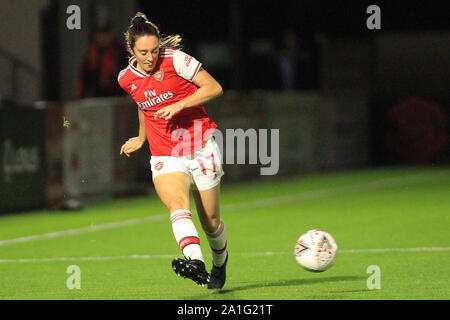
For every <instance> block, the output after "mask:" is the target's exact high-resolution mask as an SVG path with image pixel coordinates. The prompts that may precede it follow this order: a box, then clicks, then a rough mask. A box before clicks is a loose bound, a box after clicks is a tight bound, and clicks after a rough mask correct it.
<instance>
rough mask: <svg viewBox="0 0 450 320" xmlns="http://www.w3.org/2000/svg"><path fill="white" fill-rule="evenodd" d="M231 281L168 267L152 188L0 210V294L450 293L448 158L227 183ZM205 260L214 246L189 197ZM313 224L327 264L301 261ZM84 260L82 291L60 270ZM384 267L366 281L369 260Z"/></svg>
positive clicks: (169, 253) (162, 214)
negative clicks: (441, 163) (322, 268)
mask: <svg viewBox="0 0 450 320" xmlns="http://www.w3.org/2000/svg"><path fill="white" fill-rule="evenodd" d="M221 205H222V218H223V220H224V221H225V223H226V226H227V230H228V249H229V252H230V259H229V264H228V268H227V272H228V277H227V283H226V284H225V287H224V288H223V289H222V290H219V291H210V290H208V289H206V288H202V287H201V286H198V285H196V284H195V283H193V282H192V281H190V280H188V279H182V278H179V277H177V276H176V275H175V274H174V272H173V271H172V269H171V260H172V258H173V257H179V256H181V254H180V252H179V249H178V247H177V244H176V242H175V239H174V237H173V234H172V229H171V225H170V219H169V215H168V213H167V212H166V209H165V207H164V206H163V205H162V204H161V203H160V201H159V200H158V199H157V198H156V197H137V198H127V199H118V200H114V201H110V202H106V203H100V204H95V205H89V206H86V207H85V208H84V209H83V210H81V211H77V212H73V211H72V212H57V211H53V212H50V211H35V212H29V213H20V214H7V215H2V216H0V299H149V300H166V299H174V300H196V299H198V300H208V299H215V300H216V299H220V300H228V299H233V300H240V299H249V300H265V299H270V300H302V299H345V300H347V299H349V300H350V299H370V300H372V299H441V300H442V299H449V298H450V268H449V265H450V240H449V231H450V220H449V216H450V168H446V167H444V168H442V167H439V168H437V167H430V168H418V167H414V168H382V169H372V170H360V171H348V172H340V173H326V174H325V173H321V174H311V175H301V176H295V177H289V178H270V179H263V180H260V181H257V182H247V183H240V184H235V185H232V184H230V185H224V186H223V188H222V195H221ZM192 209H193V217H194V218H193V219H194V223H195V224H196V226H197V229H198V230H199V234H200V241H201V244H202V250H203V254H204V257H205V259H206V264H207V268H208V269H210V267H211V253H210V250H209V247H208V243H207V240H206V238H205V237H204V234H203V232H202V231H201V228H200V224H199V221H198V218H197V216H196V214H195V209H194V206H193V208H192ZM313 228H318V229H323V230H326V231H328V232H330V233H331V234H332V235H333V236H334V238H335V239H336V241H337V243H338V245H339V255H338V257H337V260H336V264H335V265H334V266H333V267H332V268H331V269H329V270H327V271H326V272H323V273H311V272H308V271H305V270H303V269H301V268H300V266H299V265H298V264H297V263H296V261H295V258H294V254H293V251H294V246H295V242H296V240H297V238H298V237H299V236H300V235H301V234H302V233H304V232H305V231H307V230H309V229H313ZM71 265H76V266H79V268H80V271H81V274H80V289H68V287H67V280H68V278H69V277H70V276H71V274H69V273H66V271H67V268H68V267H69V266H71ZM371 265H376V266H378V267H379V269H380V283H381V288H380V289H375V290H370V289H369V288H368V287H367V280H368V278H369V277H370V276H371V274H370V273H367V268H368V267H369V266H371Z"/></svg>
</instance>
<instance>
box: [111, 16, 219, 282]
mask: <svg viewBox="0 0 450 320" xmlns="http://www.w3.org/2000/svg"><path fill="white" fill-rule="evenodd" d="M125 38H126V42H127V45H128V52H129V53H130V55H131V58H130V59H129V65H128V66H127V67H126V68H125V69H123V70H122V71H121V72H120V73H119V77H118V82H119V85H120V86H121V87H122V89H123V90H125V91H126V92H127V93H129V94H130V95H131V96H132V97H133V99H134V100H135V101H136V103H137V105H138V115H139V135H138V136H137V137H134V138H131V139H129V140H128V141H127V142H125V144H123V145H122V148H121V149H120V154H125V155H126V156H128V157H129V156H130V154H131V153H132V152H134V151H136V150H138V149H140V148H141V147H142V146H143V144H144V143H145V141H146V140H148V142H149V145H150V152H151V154H152V156H151V159H150V165H151V170H152V176H153V183H154V185H155V189H156V192H157V194H158V196H159V198H160V199H161V201H162V202H163V203H164V204H165V205H166V206H167V208H168V209H169V213H170V219H171V222H172V230H173V233H174V236H175V239H176V241H177V242H178V245H179V247H180V249H181V251H182V253H183V255H184V257H185V258H186V259H174V260H173V261H172V268H173V270H174V271H175V273H177V274H178V275H179V276H182V277H187V278H190V279H192V280H193V281H195V282H196V283H198V284H201V285H202V286H204V285H205V284H207V286H208V288H209V289H220V288H222V287H223V285H224V283H225V277H226V264H227V261H228V252H227V250H226V247H227V233H226V229H225V224H224V222H223V221H222V220H221V219H220V210H219V195H220V179H221V177H222V175H223V170H222V163H221V154H220V150H219V148H218V146H217V144H216V142H215V141H214V139H213V137H212V133H213V131H214V129H215V128H216V127H217V125H216V123H215V122H214V121H213V120H212V119H211V118H210V117H209V116H208V115H207V114H206V111H205V108H204V106H203V104H204V103H206V102H208V101H211V100H212V99H214V98H216V97H218V96H220V95H222V87H221V86H220V84H219V83H218V82H217V81H216V80H215V79H214V78H213V77H212V76H211V75H210V74H209V73H208V72H206V71H205V70H204V69H203V68H201V63H200V62H199V61H197V60H196V59H195V58H194V57H191V56H189V55H188V54H186V53H184V52H183V51H180V47H181V46H180V42H181V37H180V36H179V35H175V36H165V37H162V36H161V34H160V31H159V29H158V27H157V26H156V25H155V24H153V23H152V22H150V21H149V20H148V19H147V17H146V16H145V15H144V14H143V13H140V12H138V13H137V14H136V16H135V17H134V18H133V19H132V20H131V24H130V26H129V28H128V30H127V31H126V33H125ZM190 189H192V194H193V197H194V200H195V204H196V208H197V213H198V215H199V218H200V222H201V225H202V228H203V230H204V231H205V234H206V237H207V239H208V242H209V245H210V247H211V250H212V257H213V267H212V269H211V273H210V274H209V275H208V273H207V271H206V269H205V263H204V259H203V255H202V251H201V248H200V242H199V238H198V233H197V230H196V228H195V225H194V223H193V222H192V220H191V211H190V197H189V192H190Z"/></svg>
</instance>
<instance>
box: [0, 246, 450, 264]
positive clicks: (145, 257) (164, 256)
mask: <svg viewBox="0 0 450 320" xmlns="http://www.w3.org/2000/svg"><path fill="white" fill-rule="evenodd" d="M449 250H450V247H435V248H386V249H347V250H345V249H344V250H340V251H339V254H347V253H348V254H357V253H385V252H419V251H425V252H433V251H449ZM288 254H292V255H294V253H293V252H237V253H233V256H245V257H261V256H275V255H288ZM178 256H179V255H177V254H156V255H138V254H134V255H129V256H111V257H56V258H22V259H0V263H33V262H34V263H35V262H61V261H111V260H152V259H172V258H176V257H178ZM205 256H208V255H207V254H206V255H205Z"/></svg>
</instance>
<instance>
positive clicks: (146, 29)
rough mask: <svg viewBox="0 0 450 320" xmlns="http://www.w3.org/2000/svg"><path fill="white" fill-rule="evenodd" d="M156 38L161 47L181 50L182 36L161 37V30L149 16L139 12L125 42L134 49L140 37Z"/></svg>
mask: <svg viewBox="0 0 450 320" xmlns="http://www.w3.org/2000/svg"><path fill="white" fill-rule="evenodd" d="M148 35H150V36H156V37H157V38H158V39H159V41H160V46H161V47H171V48H175V49H181V40H182V39H181V37H180V35H178V34H177V35H173V36H161V33H160V32H159V28H158V27H157V26H156V25H155V24H154V23H152V22H151V21H149V20H148V19H147V16H146V15H145V14H144V13H142V12H138V13H136V15H135V16H134V17H133V18H132V19H131V22H130V26H129V27H128V29H127V31H126V32H125V41H126V43H127V46H129V47H130V48H134V44H135V42H136V40H137V38H138V37H142V36H148Z"/></svg>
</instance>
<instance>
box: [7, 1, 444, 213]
mask: <svg viewBox="0 0 450 320" xmlns="http://www.w3.org/2000/svg"><path fill="white" fill-rule="evenodd" d="M70 5H77V6H78V7H79V8H80V10H81V29H75V30H69V29H68V28H67V25H66V22H67V19H68V18H69V16H70V15H71V13H68V12H67V8H68V7H69V6H70ZM369 5H378V6H379V8H380V10H381V29H379V30H377V29H375V30H369V29H368V28H367V26H366V21H367V19H368V18H369V16H370V15H371V14H370V13H367V12H366V10H367V8H368V6H369ZM137 11H142V12H144V13H146V14H147V16H148V18H149V19H150V20H152V21H153V22H154V23H155V24H156V25H158V26H159V28H160V30H161V31H162V33H163V34H180V35H181V36H182V37H183V44H184V49H183V50H184V51H186V52H187V53H189V54H191V55H193V56H195V57H196V58H197V59H198V60H200V61H201V62H202V63H203V66H204V68H205V69H206V70H208V72H210V73H211V74H212V75H213V76H214V77H215V78H216V79H217V80H218V81H219V82H220V83H221V84H222V86H223V88H224V91H225V94H224V96H223V97H222V98H220V99H219V100H218V101H213V102H211V103H210V104H208V106H207V111H208V113H209V114H210V115H211V116H213V118H214V119H215V120H216V122H217V123H218V124H219V127H220V128H221V129H223V130H225V129H226V128H244V129H248V128H254V129H261V128H266V129H275V128H277V129H280V170H279V175H289V174H292V173H298V174H301V173H304V172H317V171H326V170H344V169H354V168H367V167H376V166H392V165H432V166H437V165H440V166H442V165H448V164H449V163H450V148H449V120H450V119H449V117H450V109H449V102H450V99H449V98H450V94H449V74H450V25H449V19H448V10H445V8H444V7H440V6H437V2H426V1H420V2H419V1H394V0H393V1H370V2H369V1H339V2H337V1H316V2H312V1H283V2H274V1H237V0H231V1H221V2H211V1H188V2H181V1H170V2H154V1H144V0H135V1H131V0H130V1H119V0H108V1H106V0H103V1H101V0H98V1H94V0H75V1H68V0H61V1H56V0H27V1H25V0H17V1H14V2H9V1H8V2H6V1H1V10H0V26H1V30H3V32H2V33H1V34H0V71H1V72H2V77H1V80H0V99H1V103H0V117H1V120H0V124H1V127H0V192H1V195H0V202H1V204H2V205H0V212H1V211H8V210H9V211H11V210H22V209H26V208H35V207H42V206H47V207H53V206H57V205H60V204H61V203H65V201H67V200H68V199H83V200H85V201H89V200H90V199H91V198H92V199H99V198H102V196H103V197H106V198H107V197H110V196H115V195H124V194H135V193H142V192H151V188H152V186H151V176H150V170H149V166H148V159H149V154H148V149H147V148H146V149H145V150H142V152H140V153H139V155H138V156H136V157H135V158H134V159H133V160H128V161H126V160H124V159H122V158H120V157H118V155H117V152H116V151H117V150H119V149H118V148H119V147H120V144H121V143H122V142H123V141H124V140H125V139H127V138H129V137H130V136H134V135H136V133H137V131H136V130H137V129H136V128H137V116H136V109H135V106H134V105H133V102H132V101H130V99H129V98H128V97H127V96H125V95H124V94H123V92H121V90H120V88H119V87H118V85H117V80H116V79H117V74H118V72H119V71H120V70H121V69H122V68H124V67H126V64H127V55H126V51H125V47H124V37H123V32H124V31H125V30H126V28H127V26H128V24H129V21H130V19H131V18H132V17H133V16H134V14H135V13H136V12H137ZM64 120H67V121H68V122H67V124H68V125H67V126H63V121H64ZM69 124H70V126H69ZM96 130H97V131H96ZM99 136H102V137H103V139H100V138H99ZM93 149H94V150H96V151H97V152H96V153H95V154H93V153H92V150H93ZM29 159H32V161H30V160H29ZM105 159H109V160H108V161H107V160H105ZM100 167H101V168H100ZM226 170H227V175H226V176H225V177H224V182H225V183H226V182H235V181H240V180H247V179H256V178H261V176H260V175H259V169H258V166H254V165H253V166H252V165H229V166H228V167H227V168H226ZM265 178H267V177H265ZM269 178H270V177H269Z"/></svg>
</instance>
